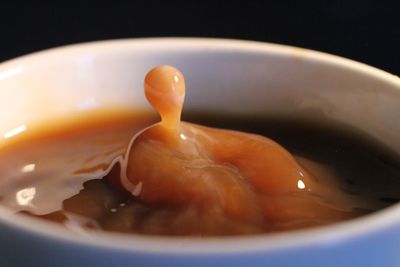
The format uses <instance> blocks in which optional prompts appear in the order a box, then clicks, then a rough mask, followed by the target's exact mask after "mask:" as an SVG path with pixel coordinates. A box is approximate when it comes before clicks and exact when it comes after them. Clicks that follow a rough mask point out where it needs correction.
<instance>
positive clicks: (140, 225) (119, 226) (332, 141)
mask: <svg viewBox="0 0 400 267" xmlns="http://www.w3.org/2000/svg"><path fill="white" fill-rule="evenodd" d="M115 116H116V118H115V121H114V123H110V122H108V123H105V124H99V125H95V126H93V128H91V129H90V131H87V132H85V131H84V132H78V129H79V128H78V127H79V125H80V124H77V125H76V126H74V125H70V126H69V127H71V128H68V129H65V131H66V133H71V132H74V130H75V131H77V132H76V135H74V136H72V137H71V136H70V134H63V133H62V132H60V133H59V134H57V135H55V136H53V137H52V141H51V142H48V141H46V142H45V143H43V142H44V139H41V138H39V139H32V140H30V139H29V138H27V139H26V143H24V142H21V143H19V144H20V145H18V146H17V144H15V146H14V145H11V146H9V147H8V148H7V151H6V152H4V153H0V164H2V163H4V162H7V165H8V166H9V168H11V169H14V170H20V169H21V166H24V164H25V163H31V162H32V161H31V158H30V157H27V156H29V153H27V151H41V152H42V153H36V156H35V159H36V160H38V162H39V161H42V162H43V161H44V160H45V159H46V158H49V157H50V158H51V157H55V156H57V153H59V152H60V151H54V150H52V149H51V147H53V146H54V144H57V145H58V146H59V145H61V147H64V150H63V152H64V153H67V154H69V153H70V154H74V151H75V150H76V149H77V148H79V147H80V148H82V149H83V148H90V147H91V143H90V142H87V141H86V140H85V138H84V137H85V136H86V135H87V134H89V133H90V132H91V131H95V132H97V133H98V135H97V137H96V140H104V142H105V143H107V142H106V140H111V139H114V137H115V136H118V139H119V142H122V143H125V144H127V143H128V142H129V141H130V136H129V135H128V134H126V133H127V132H130V133H132V132H135V131H136V130H137V125H136V124H134V123H132V122H133V121H135V118H136V119H137V118H138V116H135V115H132V117H131V118H125V119H123V120H120V121H119V120H118V116H121V114H119V115H118V114H115ZM147 119H148V121H147V124H148V125H150V124H151V123H152V122H154V120H153V119H149V118H147ZM185 119H186V120H188V121H192V122H196V123H201V124H203V125H210V126H213V127H215V126H219V127H225V128H230V129H238V130H246V131H247V132H253V133H258V134H262V135H266V134H268V136H269V137H270V138H272V139H273V140H275V141H277V142H279V143H280V144H282V145H284V146H285V147H286V148H287V149H288V150H289V151H290V152H291V153H292V154H293V155H294V156H295V158H296V159H297V160H298V161H299V162H301V163H302V166H303V167H304V169H306V170H308V171H309V172H310V173H311V174H313V175H314V176H316V177H318V180H319V181H321V182H322V183H328V184H334V185H335V186H336V189H335V190H340V191H341V192H342V193H343V194H347V195H349V196H350V197H351V198H352V201H351V205H349V206H346V207H345V208H344V209H343V207H341V206H337V207H336V209H337V210H338V211H340V212H344V213H345V214H347V215H348V216H344V217H334V218H330V219H325V220H322V219H318V218H315V219H313V220H290V221H286V222H278V223H271V222H268V221H266V222H265V223H264V224H263V225H261V224H260V225H254V224H248V223H241V222H238V221H235V220H227V218H225V217H223V216H220V217H219V215H218V214H214V216H213V221H211V222H212V224H211V222H210V221H205V220H201V214H197V213H196V209H184V210H179V209H177V210H174V209H170V208H166V207H163V206H162V205H148V204H145V203H143V202H141V201H140V200H139V199H137V198H134V197H132V195H131V194H130V193H128V192H127V191H126V190H125V189H124V187H123V186H122V185H121V184H119V183H118V182H116V181H118V178H119V176H120V170H119V168H120V167H119V164H116V165H115V166H114V167H113V168H112V170H111V172H110V173H109V174H108V175H106V176H105V177H104V178H102V179H94V180H89V181H86V182H85V183H84V184H83V189H82V190H81V191H80V192H79V193H77V194H76V195H74V196H72V197H70V198H68V199H66V200H64V201H61V203H59V204H62V209H61V210H57V209H54V210H53V211H52V212H49V213H47V214H43V213H41V214H42V215H38V214H36V215H35V216H38V217H41V218H44V219H48V220H52V221H57V222H62V223H63V224H64V225H65V227H66V228H68V229H70V230H72V231H77V232H79V231H82V230H85V229H86V230H88V229H91V230H106V231H118V232H126V233H140V234H151V235H190V236H204V235H232V234H257V233H267V232H272V231H283V230H291V229H299V228H306V227H313V226H319V225H326V224H331V223H335V222H339V221H342V220H345V219H349V218H354V217H357V216H361V215H364V214H368V213H370V212H373V211H376V210H379V209H382V208H384V207H387V206H389V205H391V204H393V203H396V202H398V200H399V198H400V168H399V164H398V163H399V162H398V161H394V160H393V158H392V157H391V155H390V153H388V152H387V151H386V150H384V149H382V148H381V147H376V146H371V145H369V143H366V140H364V139H363V138H361V137H360V136H359V135H355V134H354V133H348V132H347V131H340V130H338V129H340V128H341V126H340V125H339V126H337V125H335V124H331V125H323V126H319V125H315V124H312V123H307V122H304V123H302V124H299V123H296V122H295V121H291V120H284V119H279V120H264V119H254V120H252V121H251V123H250V121H249V119H246V118H242V119H240V118H237V117H235V118H233V117H220V118H216V117H215V116H214V118H213V120H210V117H209V116H208V115H201V116H200V115H188V116H186V117H185ZM116 129H118V130H117V131H116ZM88 130H89V129H88ZM118 131H120V133H118ZM71 138H72V141H73V142H71ZM46 140H48V138H46ZM53 142H54V143H53ZM101 143H102V142H101ZM49 153H50V154H49ZM51 153H54V154H51ZM20 155H27V156H24V157H23V158H24V160H21V161H20V162H19V164H17V162H15V161H10V160H9V159H10V156H11V157H12V158H13V159H14V157H18V156H20ZM121 155H122V154H121ZM4 165H5V164H4ZM95 165H96V164H90V163H85V165H84V166H82V167H81V168H80V169H81V170H85V169H90V166H95ZM38 166H39V164H38ZM2 167H3V166H2ZM77 170H79V168H78V169H77ZM62 171H63V169H62V168H61V169H60V170H59V173H62ZM34 172H35V171H33V172H31V174H29V173H20V174H19V177H16V178H19V179H21V178H24V180H25V185H27V186H32V187H35V185H36V184H37V182H36V181H34V180H32V177H36V176H34V175H33V173H34ZM42 174H43V175H44V176H45V177H46V178H47V179H58V176H57V174H56V173H54V172H50V173H43V172H42ZM87 175H90V172H89V173H87ZM83 176H85V174H84V173H83ZM3 177H4V176H3ZM72 178H73V176H72ZM28 180H29V181H30V183H28ZM71 184H72V183H71ZM78 184H79V183H78ZM78 191H79V189H78ZM58 192H60V191H58ZM14 193H17V192H14ZM14 196H15V195H14ZM35 197H36V196H35ZM35 197H34V198H33V199H32V202H31V206H30V207H29V210H30V213H31V214H35V213H37V211H38V210H39V211H40V209H39V207H38V206H36V205H34V204H35V203H36V200H35ZM315 199H316V201H318V202H320V203H323V204H325V205H328V206H330V207H331V206H332V204H331V203H330V202H331V200H329V199H326V198H324V196H316V197H315ZM52 202H53V203H54V201H52ZM2 204H7V203H5V202H4V198H3V203H2ZM333 207H334V208H335V206H334V204H333ZM20 209H23V210H26V209H27V207H26V206H20Z"/></svg>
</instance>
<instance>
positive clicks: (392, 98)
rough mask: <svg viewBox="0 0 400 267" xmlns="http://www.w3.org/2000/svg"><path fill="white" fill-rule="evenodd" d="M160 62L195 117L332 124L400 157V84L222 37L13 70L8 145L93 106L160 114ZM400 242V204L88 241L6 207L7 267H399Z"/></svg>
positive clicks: (306, 55)
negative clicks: (340, 216)
mask: <svg viewBox="0 0 400 267" xmlns="http://www.w3.org/2000/svg"><path fill="white" fill-rule="evenodd" d="M159 64H170V65H174V66H176V67H178V68H179V69H181V70H182V72H183V73H184V74H185V77H186V81H187V100H186V106H185V110H207V111H213V112H223V113H231V114H248V115H254V114H262V115H266V116H267V115H289V116H292V117H295V118H299V119H301V118H304V117H306V118H310V119H315V120H329V119H332V120H335V121H339V122H342V123H345V124H348V125H351V126H352V127H355V128H358V129H361V130H362V131H363V132H365V133H366V134H368V135H370V136H372V137H375V138H376V139H378V140H380V141H381V142H383V143H384V144H386V145H388V146H390V147H391V148H393V149H394V150H395V151H397V152H399V153H400V123H398V116H399V114H400V79H399V78H398V77H396V76H393V75H391V74H388V73H385V72H383V71H380V70H378V69H375V68H372V67H369V66H366V65H364V64H361V63H357V62H354V61H351V60H347V59H343V58H340V57H336V56H332V55H327V54H323V53H319V52H314V51H310V50H306V49H301V48H295V47H289V46H282V45H274V44H266V43H257V42H248V41H233V40H217V39H187V38H156V39H136V40H135V39H133V40H115V41H105V42H94V43H88V44H80V45H72V46H67V47H61V48H56V49H51V50H48V51H44V52H39V53H35V54H32V55H28V56H24V57H20V58H17V59H14V60H11V61H8V62H5V63H2V64H0V138H2V136H3V134H4V133H5V132H7V131H8V130H10V129H13V128H15V127H17V126H19V125H34V124H37V123H43V122H46V121H48V120H53V119H56V118H58V117H60V116H65V115H67V116H75V115H76V114H78V113H79V112H81V111H83V110H87V109H91V108H99V107H100V108H103V107H112V106H132V105H133V106H135V107H140V108H148V105H147V103H146V101H145V99H144V97H143V93H142V92H143V91H142V84H143V77H144V75H145V73H146V72H147V71H148V70H149V69H150V68H151V67H153V66H156V65H159ZM1 142H2V140H0V144H1ZM399 245H400V206H399V205H394V206H392V207H390V208H387V209H384V210H382V211H379V212H376V213H373V214H371V215H368V216H365V217H361V218H359V219H354V220H350V221H347V222H344V223H339V224H335V225H332V226H326V227H320V228H315V229H310V230H301V231H294V232H290V233H289V232H288V233H279V234H268V235H260V236H249V237H231V238H204V239H190V238H168V237H146V236H137V235H126V236H125V235H122V234H107V233H98V234H89V233H87V234H77V233H73V232H69V231H67V230H64V229H63V228H62V227H60V226H59V225H56V224H52V223H48V222H44V221H40V220H36V219H32V218H27V217H24V216H10V211H9V210H8V209H6V208H3V207H0V266H189V265H190V266H399V265H400V253H399V252H398V247H399Z"/></svg>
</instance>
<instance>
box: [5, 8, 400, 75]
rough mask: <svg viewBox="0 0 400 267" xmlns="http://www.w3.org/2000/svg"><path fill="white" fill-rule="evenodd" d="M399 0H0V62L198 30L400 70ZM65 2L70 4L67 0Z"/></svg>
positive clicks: (191, 33) (205, 34)
mask: <svg viewBox="0 0 400 267" xmlns="http://www.w3.org/2000/svg"><path fill="white" fill-rule="evenodd" d="M399 2H400V1H397V0H393V1H377V0H375V1H373V0H365V1H334V0H332V1H327V0H320V1H312V2H310V1H152V0H148V1H129V2H125V3H117V2H115V3H113V2H112V1H108V2H101V1H97V2H95V4H94V5H92V6H88V5H86V6H84V5H80V6H72V5H71V4H68V5H67V4H66V3H67V1H65V2H60V3H61V4H58V5H55V4H52V5H50V6H49V5H45V4H38V3H34V2H32V3H31V4H25V5H15V4H14V5H7V4H4V3H2V4H1V6H0V8H1V9H0V26H1V27H0V38H1V39H0V61H4V60H7V59H10V58H13V57H16V56H19V55H23V54H26V53H30V52H34V51H37V50H42V49H46V48H50V47H55V46H60V45H65V44H71V43H77V42H85V41H93V40H103V39H113V38H127V37H151V36H201V37H223V38H235V39H251V40H259V41H268V42H274V43H283V44H289V45H294V46H300V47H305V48H310V49H315V50H319V51H324V52H329V53H332V54H336V55H340V56H344V57H347V58H351V59H355V60H358V61H361V62H364V63H367V64H370V65H373V66H375V67H378V68H381V69H384V70H386V71H389V72H391V73H393V74H396V75H399V74H400V4H399ZM68 3H69V2H68Z"/></svg>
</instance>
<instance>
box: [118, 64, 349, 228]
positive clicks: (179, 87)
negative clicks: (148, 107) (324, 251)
mask: <svg viewBox="0 0 400 267" xmlns="http://www.w3.org/2000/svg"><path fill="white" fill-rule="evenodd" d="M144 87H145V95H146V97H147V99H148V100H149V102H150V103H151V104H152V106H153V107H154V108H155V109H156V110H157V112H158V113H159V114H160V116H161V121H160V122H159V123H157V124H154V125H153V126H151V127H149V128H147V129H145V130H144V131H142V132H141V133H140V134H139V135H137V136H136V137H135V139H134V140H133V142H132V143H131V147H130V151H129V153H128V157H127V164H126V177H124V178H123V184H124V186H125V187H126V188H127V189H128V190H129V191H131V192H132V194H133V195H135V196H136V197H137V198H138V199H139V200H140V201H141V202H143V203H145V204H150V205H158V206H160V205H161V206H163V207H165V208H170V209H174V210H179V209H182V210H186V209H187V208H193V209H196V210H197V212H199V213H201V214H202V218H203V219H204V216H206V217H207V214H209V215H210V216H215V214H219V215H221V214H223V215H224V216H225V217H228V218H231V219H232V220H238V221H245V222H251V223H256V224H265V223H267V224H268V223H276V222H282V221H290V220H294V219H295V220H297V221H298V220H303V219H304V221H307V220H313V219H315V218H318V219H319V220H322V221H323V220H331V219H333V218H341V217H345V216H347V213H346V212H343V211H340V210H338V209H335V208H332V207H330V205H328V204H326V203H322V202H321V201H320V200H319V199H318V198H316V196H317V195H324V196H327V195H328V198H329V196H331V197H332V198H333V199H334V200H336V202H342V203H343V205H344V206H345V203H346V201H345V200H344V198H345V197H344V196H343V194H341V193H340V192H336V191H335V190H334V189H332V188H330V187H328V186H324V185H323V184H320V183H318V181H316V180H315V179H314V178H313V177H312V176H311V175H310V174H309V173H308V172H307V171H306V170H305V169H303V168H302V167H301V166H300V165H299V163H298V162H297V161H296V160H295V159H294V157H293V156H292V155H291V154H290V153H289V152H288V151H287V150H285V149H284V148H283V147H281V146H280V145H279V144H277V143H276V142H274V141H272V140H271V139H268V138H266V137H263V136H260V135H254V134H247V133H243V132H238V131H231V130H222V129H215V128H208V127H203V126H200V125H195V124H191V123H187V122H182V121H181V112H182V107H183V103H184V97H185V81H184V77H183V75H182V73H181V72H180V71H179V70H177V69H175V68H174V67H171V66H159V67H156V68H154V69H152V70H151V71H150V72H149V73H148V74H147V76H146V78H145V86H144Z"/></svg>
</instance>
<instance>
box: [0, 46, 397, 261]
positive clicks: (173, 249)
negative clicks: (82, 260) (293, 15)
mask: <svg viewBox="0 0 400 267" xmlns="http://www.w3.org/2000/svg"><path fill="white" fill-rule="evenodd" d="M133 43H134V44H135V45H143V46H144V47H145V48H144V49H147V48H146V46H148V45H149V44H151V45H149V49H154V47H155V46H159V47H162V46H165V45H169V46H171V47H174V44H178V43H179V44H180V45H185V48H186V49H187V50H190V49H194V50H195V49H196V48H198V47H199V46H206V47H211V48H214V49H221V50H235V49H237V50H240V51H245V52H251V53H272V54H276V55H283V56H295V57H299V58H304V59H306V60H308V61H313V62H317V63H318V62H320V63H325V64H331V65H334V66H336V67H338V68H342V69H348V70H352V71H358V72H361V73H364V74H366V75H368V76H371V77H373V78H374V79H379V80H383V81H385V82H386V83H390V84H392V85H393V87H395V88H399V90H400V79H399V77H397V76H395V75H392V74H389V73H387V72H384V71H382V70H379V69H376V68H374V67H371V66H368V65H365V64H363V63H359V62H356V61H352V60H349V59H345V58H342V57H338V56H334V55H330V54H326V53H321V52H317V51H313V50H307V49H303V48H297V47H291V46H286V45H278V44H270V43H260V42H253V41H242V40H227V39H210V38H142V39H121V40H110V41H98V42H90V43H83V44H75V45H68V46H64V47H59V48H53V49H48V50H44V51H41V52H36V53H33V54H29V55H26V56H22V57H18V58H15V59H12V60H9V61H6V62H3V63H1V64H0V71H2V70H3V71H5V70H7V69H8V68H10V67H12V66H15V64H16V63H23V62H24V61H29V60H32V59H35V58H38V57H43V56H47V57H48V56H50V57H51V56H57V55H58V54H59V53H60V52H62V53H65V52H66V51H68V52H71V53H74V52H77V53H79V51H81V49H90V50H91V51H92V52H93V53H96V51H97V50H96V49H98V50H100V51H101V50H102V49H105V50H107V49H110V50H112V49H114V48H115V46H119V45H122V46H124V45H132V44H133ZM10 212H11V211H10V210H9V209H7V208H5V207H0V221H1V223H4V224H7V225H9V226H12V227H14V228H18V229H20V230H23V231H28V232H30V233H34V234H36V235H39V236H42V237H48V238H54V239H56V240H60V241H65V242H68V243H73V244H76V245H83V246H92V247H98V248H105V249H111V250H123V251H132V252H138V253H172V254H180V255H182V254H192V255H193V254H221V253H233V254H234V253H238V252H240V253H244V252H258V251H263V252H266V251H276V250H283V249H295V248H299V247H301V248H305V247H307V246H311V245H324V244H327V243H329V244H331V243H332V242H333V243H335V242H336V241H339V242H344V241H345V240H350V239H353V238H357V237H361V236H363V235H364V234H366V233H369V234H372V233H379V231H381V230H384V229H387V228H391V227H393V226H395V225H397V224H399V223H400V219H399V218H400V204H395V205H393V206H391V207H389V208H386V209H383V210H381V211H377V212H374V213H372V214H370V215H366V216H362V217H360V218H356V219H352V220H349V221H345V222H341V223H336V224H332V225H328V226H321V227H315V228H311V229H305V230H295V231H289V232H282V233H271V234H262V235H254V236H238V237H223V238H221V237H207V238H187V237H163V236H145V235H135V234H129V235H127V234H122V233H105V232H93V233H87V234H84V235H83V234H82V233H74V234H71V231H69V230H66V229H65V228H63V227H62V226H61V225H57V224H55V223H51V222H46V221H41V220H38V219H34V218H30V217H28V216H24V215H14V216H10Z"/></svg>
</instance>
